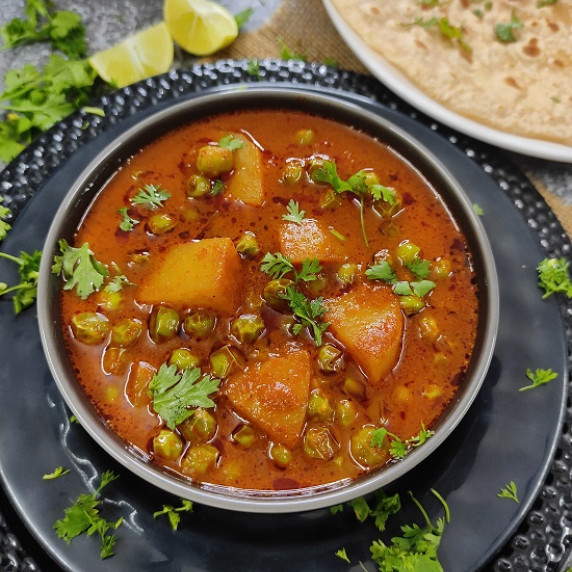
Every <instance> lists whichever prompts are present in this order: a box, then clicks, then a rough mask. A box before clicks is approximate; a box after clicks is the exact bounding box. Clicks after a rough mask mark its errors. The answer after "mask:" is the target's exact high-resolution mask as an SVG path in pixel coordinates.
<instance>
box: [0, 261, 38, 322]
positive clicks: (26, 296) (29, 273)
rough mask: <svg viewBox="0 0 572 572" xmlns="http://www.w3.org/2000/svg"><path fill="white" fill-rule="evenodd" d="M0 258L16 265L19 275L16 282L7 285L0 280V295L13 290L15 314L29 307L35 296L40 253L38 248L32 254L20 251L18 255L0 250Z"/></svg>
mask: <svg viewBox="0 0 572 572" xmlns="http://www.w3.org/2000/svg"><path fill="white" fill-rule="evenodd" d="M0 258H5V259H6V260H10V261H11V262H14V263H16V264H17V265H18V274H19V276H20V282H19V283H18V284H16V285H15V286H8V285H7V284H6V283H4V282H0V296H3V295H5V294H8V293H10V292H14V295H13V297H12V303H13V304H14V313H15V314H16V315H17V314H19V313H20V312H22V310H25V309H26V308H28V307H30V306H31V305H32V304H33V303H34V302H35V300H36V298H37V295H38V278H39V276H40V274H39V271H40V260H41V258H42V253H41V251H39V250H35V251H34V252H33V253H32V254H29V253H27V252H24V251H21V252H20V256H19V257H18V256H12V255H11V254H7V253H6V252H0Z"/></svg>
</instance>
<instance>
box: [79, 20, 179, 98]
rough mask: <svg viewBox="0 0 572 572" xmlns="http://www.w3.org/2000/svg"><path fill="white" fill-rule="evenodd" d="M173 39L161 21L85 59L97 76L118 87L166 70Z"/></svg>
mask: <svg viewBox="0 0 572 572" xmlns="http://www.w3.org/2000/svg"><path fill="white" fill-rule="evenodd" d="M173 52H174V48H173V39H172V38H171V34H170V33H169V29H168V28H167V26H166V24H165V23H164V22H161V23H160V24H156V25H155V26H152V27H151V28H147V29H146V30H142V31H141V32H138V33H137V34H134V35H133V36H130V37H129V38H127V39H126V40H123V41H122V42H121V43H119V44H116V45H115V46H112V47H111V48H108V49H106V50H102V51H101V52H97V53H95V54H94V55H93V56H91V57H90V58H89V59H88V61H89V63H90V65H91V66H92V67H93V68H94V69H95V71H96V72H97V74H98V75H99V77H101V79H103V80H104V81H106V82H108V83H112V84H114V85H115V86H117V87H124V86H126V85H129V84H131V83H135V82H136V81H140V80H142V79H146V78H148V77H152V76H154V75H158V74H160V73H164V72H167V71H169V69H170V68H171V66H172V65H173Z"/></svg>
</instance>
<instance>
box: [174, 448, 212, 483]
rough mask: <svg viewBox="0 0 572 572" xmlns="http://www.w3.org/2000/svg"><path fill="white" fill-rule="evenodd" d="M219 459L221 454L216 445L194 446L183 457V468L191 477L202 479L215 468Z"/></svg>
mask: <svg viewBox="0 0 572 572" xmlns="http://www.w3.org/2000/svg"><path fill="white" fill-rule="evenodd" d="M219 457H220V452H219V450H218V449H217V448H216V447H215V446H214V445H210V444H208V443H206V444H203V445H193V446H192V447H189V449H188V451H187V452H186V454H185V456H184V457H183V460H182V462H181V468H182V469H183V472H185V473H187V474H189V475H190V476H191V477H193V478H201V477H203V476H204V475H206V473H208V472H209V471H211V470H212V469H214V468H215V466H216V464H217V461H218V459H219Z"/></svg>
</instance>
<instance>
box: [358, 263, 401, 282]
mask: <svg viewBox="0 0 572 572" xmlns="http://www.w3.org/2000/svg"><path fill="white" fill-rule="evenodd" d="M365 275H366V276H367V277H368V278H369V279H370V280H383V281H384V282H387V283H388V284H395V283H396V282H397V276H396V275H395V272H394V270H393V268H392V267H391V264H389V262H387V261H386V260H382V261H381V262H378V263H377V264H374V265H373V266H371V267H370V268H368V269H367V270H366V271H365Z"/></svg>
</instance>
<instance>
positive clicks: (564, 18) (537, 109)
mask: <svg viewBox="0 0 572 572" xmlns="http://www.w3.org/2000/svg"><path fill="white" fill-rule="evenodd" d="M331 3H332V4H333V5H334V6H335V7H336V8H337V10H338V12H339V14H340V16H341V17H342V18H343V19H344V20H345V21H346V22H347V23H348V24H349V25H350V26H351V28H353V30H354V31H355V32H356V33H357V34H358V35H359V36H360V37H361V38H362V39H363V40H364V42H365V43H366V44H367V45H369V46H370V47H371V48H372V49H373V50H375V51H376V52H378V53H379V54H380V55H381V56H383V58H384V59H386V60H387V61H388V62H390V63H391V64H392V65H393V66H395V67H396V68H398V69H399V70H400V71H401V72H402V73H403V74H405V75H406V76H407V77H408V78H409V79H410V80H411V81H412V82H413V83H414V84H416V85H417V87H418V88H419V89H420V90H421V91H423V92H424V93H426V94H427V95H428V96H429V97H431V98H432V99H434V100H435V101H437V102H439V103H440V104H442V105H443V106H445V107H447V108H448V109H450V110H451V111H454V112H456V113H458V114H460V115H463V116H465V117H468V118H470V119H473V120H475V121H478V122H479V123H483V124H485V125H489V126H491V127H494V128H495V129H498V130H500V131H504V132H507V133H512V134H514V135H520V136H523V137H530V138H533V139H541V140H547V141H553V142H557V143H563V144H565V145H572V0H557V1H556V2H555V3H553V4H546V5H543V6H541V7H539V2H538V0H493V1H492V2H487V1H485V0H452V1H450V2H448V3H445V2H442V5H440V6H428V5H427V4H430V3H431V2H430V1H425V2H424V1H423V0H368V1H363V2H355V0H331ZM540 4H542V2H540ZM443 18H445V19H446V20H441V19H443ZM439 20H441V21H442V22H444V23H445V24H450V25H451V26H454V27H456V28H458V29H460V30H461V31H462V38H460V39H459V38H457V39H455V38H450V37H448V36H447V35H445V34H444V33H442V32H441V30H440V28H439V25H438V23H437V22H438V21H439ZM511 21H512V22H513V23H516V24H518V23H520V24H522V27H521V28H519V27H518V25H517V26H515V27H514V28H513V30H512V32H513V35H514V37H515V39H516V41H514V42H501V41H500V40H499V39H497V37H496V34H495V27H496V26H497V25H498V24H508V23H510V22H511ZM431 22H432V23H431ZM390 87H391V86H390Z"/></svg>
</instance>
